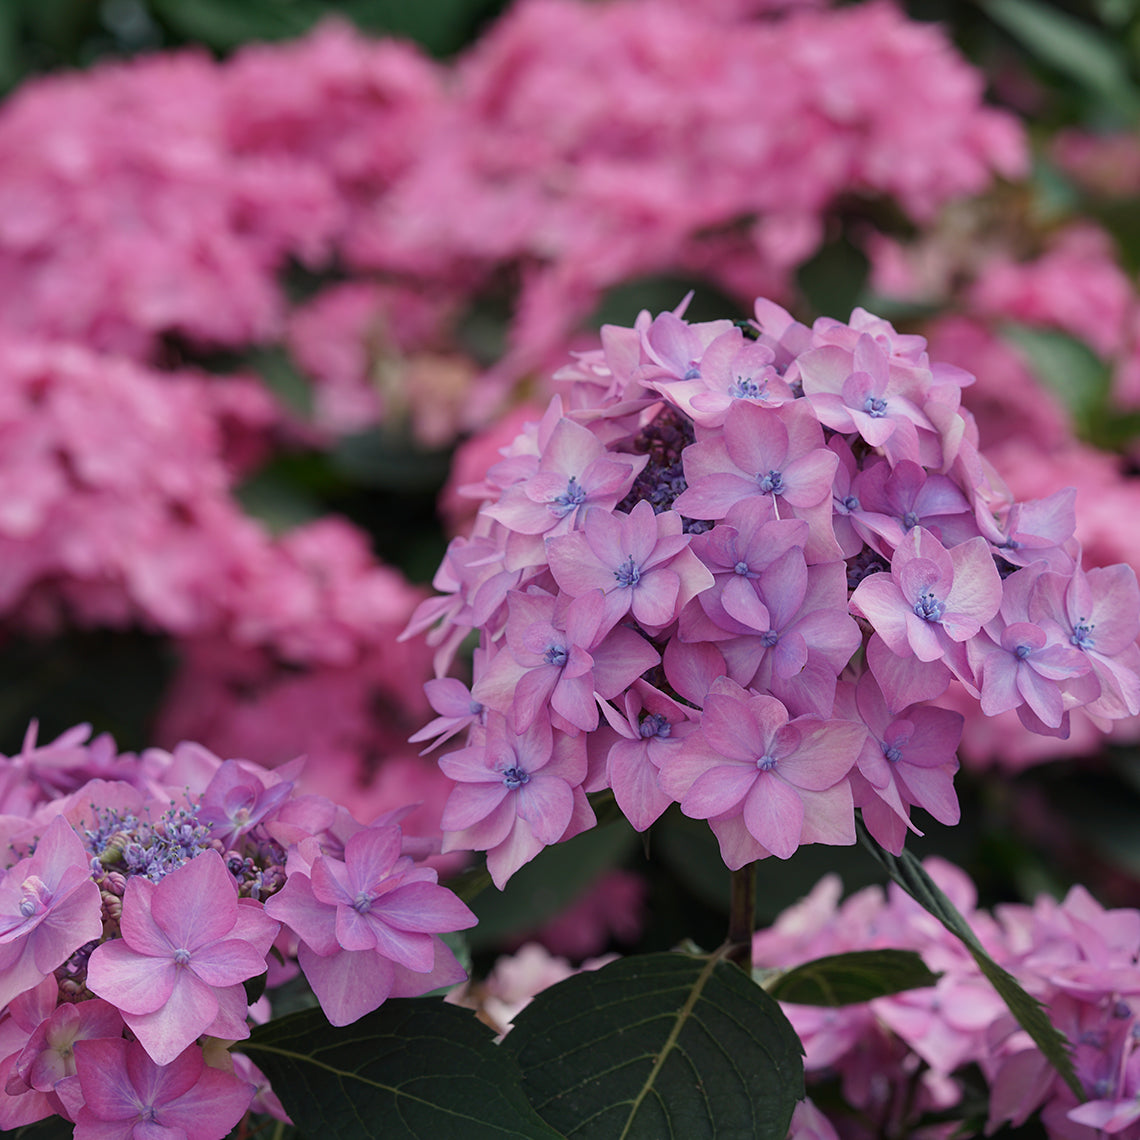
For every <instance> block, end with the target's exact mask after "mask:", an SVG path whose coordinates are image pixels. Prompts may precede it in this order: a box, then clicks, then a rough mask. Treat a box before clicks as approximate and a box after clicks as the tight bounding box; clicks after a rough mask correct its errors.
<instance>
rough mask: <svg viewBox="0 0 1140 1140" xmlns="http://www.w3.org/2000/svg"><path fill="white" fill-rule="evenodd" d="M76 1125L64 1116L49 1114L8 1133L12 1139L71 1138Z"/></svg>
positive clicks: (48, 1139) (69, 1139) (58, 1139)
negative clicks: (44, 1118) (42, 1118)
mask: <svg viewBox="0 0 1140 1140" xmlns="http://www.w3.org/2000/svg"><path fill="white" fill-rule="evenodd" d="M74 1133H75V1125H74V1124H72V1123H71V1122H70V1121H69V1120H64V1119H63V1117H62V1116H49V1117H48V1118H47V1119H46V1120H37V1121H36V1123H35V1124H25V1125H24V1126H23V1127H22V1128H15V1129H13V1130H12V1131H11V1132H9V1133H6V1135H7V1136H8V1137H9V1138H10V1140H71V1137H72V1136H73V1135H74Z"/></svg>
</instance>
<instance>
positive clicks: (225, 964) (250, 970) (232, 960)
mask: <svg viewBox="0 0 1140 1140" xmlns="http://www.w3.org/2000/svg"><path fill="white" fill-rule="evenodd" d="M267 968H268V967H267V965H266V961H265V953H264V951H263V952H261V953H258V951H257V950H255V949H254V947H252V946H251V945H250V944H249V943H248V942H243V941H241V940H240V939H236V938H226V939H222V940H221V941H219V942H211V943H210V945H209V946H203V947H202V948H201V949H199V950H195V951H194V952H193V953H192V954H191V956H190V969H192V970H193V971H194V973H195V974H197V975H198V977H199V978H201V979H202V981H204V982H205V983H206V985H208V986H233V985H237V983H239V982H244V981H245V980H246V979H247V978H256V977H257V976H258V975H259V974H263V973H265V971H266V969H267Z"/></svg>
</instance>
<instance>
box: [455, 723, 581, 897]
mask: <svg viewBox="0 0 1140 1140" xmlns="http://www.w3.org/2000/svg"><path fill="white" fill-rule="evenodd" d="M440 767H441V768H442V769H443V771H444V773H445V774H446V775H447V776H449V777H450V778H451V779H452V780H454V781H455V787H454V788H453V790H452V792H451V796H450V797H449V798H448V801H447V806H446V807H445V808H444V811H443V820H442V823H443V830H444V842H443V849H444V851H445V852H446V851H452V850H456V849H461V850H479V851H486V852H487V869H488V870H489V871H490V872H491V877H492V879H494V881H495V885H496V886H497V887H499V888H500V889H501V888H502V886H503V884H504V883H506V881H507V879H509V878H510V876H511V875H513V874H514V873H515V871H517V870H518V869H519V867H521V866H522V865H523V864H524V863H529V862H530V860H531V859H533V858H534V857H535V856H536V855H537V854H538V853H539V851H541V850H542V848H543V847H546V846H547V845H548V844H551V843H558V842H559V841H560V840H563V839H569V838H571V836H573V835H576V834H577V833H578V832H580V831H584V830H585V829H586V828H587V827H590V826H592V825H593V823H594V813H593V811H592V810H591V809H590V806H589V804H588V803H587V801H586V795H585V792H584V791H583V790H582V781H583V780H585V778H586V741H585V737H583V736H568V735H567V734H566V733H564V732H557V731H553V730H552V729H551V727H550V722H549V721H547V720H541V719H540V720H536V721H535V722H534V723H533V724H532V725H531V726H530V727H529V728H528V729H527V730H526V731H525V732H524V733H521V734H520V733H518V732H514V731H512V730H511V729H510V728H509V727H508V725H507V721H506V718H505V717H503V716H501V715H494V716H490V717H488V719H487V729H486V735H485V739H483V740H480V741H479V742H478V743H475V744H472V745H470V746H469V747H467V748H462V749H460V750H459V751H457V752H451V753H449V754H448V755H446V756H443V757H441V759H440Z"/></svg>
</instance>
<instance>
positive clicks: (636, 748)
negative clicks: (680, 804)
mask: <svg viewBox="0 0 1140 1140" xmlns="http://www.w3.org/2000/svg"><path fill="white" fill-rule="evenodd" d="M606 768H607V772H608V774H609V782H610V787H611V788H613V793H614V798H615V799H616V800H617V802H618V807H620V808H621V810H622V811H623V812H624V813H625V817H626V819H628V820H629V822H630V823H631V824H632V825H633V828H634V830H635V831H644V830H645V829H646V828H647V827H648V826H649V825H650V824H651V823H653V822H654V820H656V819H657V818H658V817H659V816H660V815H661V813H662V812H663V811H664V810H665V809H666V808H667V807H668V806H669V805H670V804H671V803H672V802H673V800H672V798H671V797H670V796H668V795H666V794H665V792H664V791H662V789H661V785H660V783H659V780H658V772H657V767H656V766H655V765H654V764H653V762H652V761H651V760H650V759H649V756H648V749H647V747H646V744H645V741H643V740H619V741H617V743H616V744H614V745H613V746H612V747H611V748H610V751H609V756H608V757H607V760H606Z"/></svg>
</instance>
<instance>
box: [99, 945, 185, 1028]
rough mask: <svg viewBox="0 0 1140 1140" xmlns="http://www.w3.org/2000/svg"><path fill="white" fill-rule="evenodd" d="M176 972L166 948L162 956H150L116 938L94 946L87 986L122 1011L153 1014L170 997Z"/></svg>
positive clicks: (176, 969) (171, 956) (170, 953)
mask: <svg viewBox="0 0 1140 1140" xmlns="http://www.w3.org/2000/svg"><path fill="white" fill-rule="evenodd" d="M177 972H178V968H177V967H176V966H175V964H174V958H173V952H172V951H171V950H170V949H169V948H168V949H167V957H165V958H157V957H149V956H146V955H142V954H137V953H135V951H134V950H132V949H131V947H130V946H129V945H128V944H127V942H126V940H125V939H122V938H116V939H113V940H112V941H110V942H104V943H103V944H102V945H101V946H97V947H96V948H95V951H94V953H93V954H92V955H91V958H90V960H89V961H88V963H87V986H88V988H89V989H90V990H91V992H92V993H94V994H98V996H99V997H101V998H104V999H105V1000H106V1001H109V1002H110V1003H111V1004H112V1005H114V1006H117V1007H118V1008H119V1009H121V1010H123V1012H125V1013H153V1012H154V1011H155V1010H156V1009H160V1008H161V1007H162V1006H163V1005H164V1004H165V1003H166V1002H167V1001H168V1000H169V998H170V995H171V993H172V992H173V990H174V982H175V976H176V974H177Z"/></svg>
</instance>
